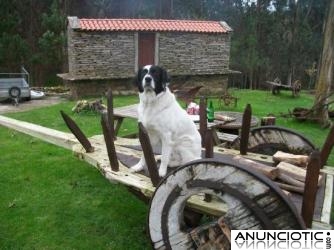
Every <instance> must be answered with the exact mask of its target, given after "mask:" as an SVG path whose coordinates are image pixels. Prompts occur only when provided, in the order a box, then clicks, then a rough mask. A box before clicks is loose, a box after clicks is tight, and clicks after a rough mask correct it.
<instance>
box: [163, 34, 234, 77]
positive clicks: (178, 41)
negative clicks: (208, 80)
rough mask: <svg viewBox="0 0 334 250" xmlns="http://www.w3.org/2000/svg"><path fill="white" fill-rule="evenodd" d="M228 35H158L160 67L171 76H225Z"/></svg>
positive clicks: (227, 56) (228, 46) (228, 44)
mask: <svg viewBox="0 0 334 250" xmlns="http://www.w3.org/2000/svg"><path fill="white" fill-rule="evenodd" d="M229 57H230V35H229V34H201V33H160V37H159V64H160V65H162V66H164V67H165V68H166V69H168V70H169V72H170V73H171V74H173V75H205V74H225V73H226V72H227V71H228V68H229Z"/></svg>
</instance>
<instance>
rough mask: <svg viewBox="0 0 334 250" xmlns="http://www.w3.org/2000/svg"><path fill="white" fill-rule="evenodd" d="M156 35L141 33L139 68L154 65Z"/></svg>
mask: <svg viewBox="0 0 334 250" xmlns="http://www.w3.org/2000/svg"><path fill="white" fill-rule="evenodd" d="M154 51H155V34H154V33H139V36H138V67H142V66H145V65H148V64H154Z"/></svg>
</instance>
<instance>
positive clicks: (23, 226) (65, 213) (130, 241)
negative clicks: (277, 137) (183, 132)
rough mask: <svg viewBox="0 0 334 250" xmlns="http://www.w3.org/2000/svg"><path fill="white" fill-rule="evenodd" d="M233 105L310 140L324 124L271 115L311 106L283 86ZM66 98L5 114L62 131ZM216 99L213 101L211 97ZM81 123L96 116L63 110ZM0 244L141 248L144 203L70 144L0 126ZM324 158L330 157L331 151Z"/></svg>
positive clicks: (317, 139)
mask: <svg viewBox="0 0 334 250" xmlns="http://www.w3.org/2000/svg"><path fill="white" fill-rule="evenodd" d="M233 94H234V95H235V96H238V97H239V98H240V99H239V101H238V106H237V107H235V108H234V107H223V110H231V111H242V110H243V109H244V107H245V105H246V104H247V103H250V104H252V108H253V115H256V116H258V117H261V116H266V115H267V114H268V113H273V114H275V115H276V116H278V118H277V122H276V124H277V125H279V126H284V127H287V128H291V129H293V130H296V131H298V132H300V133H302V134H303V135H305V136H306V137H307V138H309V139H310V140H311V141H313V142H314V143H315V144H316V145H317V146H319V147H320V146H321V145H322V144H323V142H324V138H325V137H326V135H327V133H328V131H329V129H322V128H320V126H319V125H317V124H315V123H312V122H298V121H296V120H294V119H292V118H290V119H287V118H282V117H279V115H280V114H281V113H287V112H288V110H289V109H290V110H292V109H293V107H296V106H301V107H311V106H312V102H313V96H311V95H308V94H306V93H302V95H301V97H299V98H293V97H292V96H291V92H285V91H283V92H282V93H281V94H280V95H278V96H273V95H271V93H269V92H265V91H249V90H235V91H234V92H233ZM114 102H115V106H123V105H127V104H132V103H136V102H138V98H137V96H129V97H115V100H114ZM73 105H74V102H71V101H65V102H63V103H61V104H57V105H54V106H50V107H46V108H40V109H35V110H33V111H29V112H22V113H11V114H7V116H9V117H13V118H16V119H19V120H25V121H29V122H33V123H37V124H40V125H43V126H46V127H50V128H54V129H58V130H62V131H66V132H68V129H67V128H66V126H65V125H64V122H63V121H62V119H61V117H60V115H59V111H60V110H64V111H65V112H66V113H68V114H71V108H72V107H73ZM215 106H216V107H217V106H218V105H217V102H216V101H215ZM71 116H72V118H74V119H75V120H76V122H77V123H78V124H79V126H80V127H81V128H82V129H83V131H84V132H85V133H86V134H87V135H89V136H91V135H94V134H100V133H101V128H100V116H99V115H96V114H92V113H83V114H71ZM136 126H137V124H136V121H129V120H128V121H126V122H125V124H124V126H123V127H122V129H121V131H120V132H121V135H125V134H129V133H132V132H135V131H136ZM0 138H1V140H0V150H1V154H0V171H1V174H0V190H1V192H0V218H1V223H0V248H1V249H149V248H150V243H149V240H148V237H147V235H146V233H145V227H146V216H147V212H148V208H147V206H146V205H145V204H144V203H142V202H141V201H139V200H138V199H137V198H136V197H134V196H133V195H132V194H130V193H129V192H128V191H127V189H126V188H125V187H124V186H122V185H119V184H110V183H109V182H108V181H106V180H105V179H104V178H103V177H102V175H101V174H100V173H99V172H98V171H97V170H96V169H94V168H92V167H90V166H89V165H88V164H86V163H85V162H82V161H79V160H78V159H76V158H75V157H73V156H72V154H71V152H70V151H67V150H65V149H62V148H59V147H56V146H53V145H50V144H47V143H44V142H42V141H40V140H38V139H35V138H33V137H30V136H26V135H23V134H21V133H18V132H16V131H13V130H9V129H6V128H3V127H0ZM329 163H330V164H331V165H334V157H333V154H332V155H331V157H330V160H329Z"/></svg>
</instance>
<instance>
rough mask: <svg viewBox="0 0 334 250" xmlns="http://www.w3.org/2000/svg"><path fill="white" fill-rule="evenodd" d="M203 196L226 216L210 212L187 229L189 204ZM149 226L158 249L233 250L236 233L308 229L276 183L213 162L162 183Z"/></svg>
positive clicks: (184, 170) (180, 171)
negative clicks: (237, 231)
mask: <svg viewBox="0 0 334 250" xmlns="http://www.w3.org/2000/svg"><path fill="white" fill-rule="evenodd" d="M204 194H209V195H210V196H212V201H210V203H211V202H216V203H217V204H218V205H215V207H216V208H217V209H218V210H219V209H221V213H220V214H219V213H217V212H214V214H213V215H212V214H211V212H212V211H213V210H210V209H208V210H207V211H206V212H205V213H207V214H208V215H206V216H204V219H202V221H200V222H199V223H198V224H197V225H193V226H187V224H186V223H185V222H184V210H185V207H186V203H187V201H188V200H190V199H193V198H195V197H196V196H197V197H196V198H197V199H198V196H202V197H204ZM202 211H203V209H202ZM210 214H211V215H210ZM148 226H149V232H150V237H151V241H152V245H153V247H154V248H155V249H201V248H202V249H203V248H206V247H211V249H229V246H230V230H232V229H239V230H242V229H253V230H256V229H277V230H279V229H285V230H289V229H304V228H305V225H304V222H303V220H302V218H301V216H300V215H299V214H298V212H297V211H296V208H295V207H294V205H293V204H292V203H291V201H290V200H289V199H288V197H287V196H286V195H285V194H284V193H283V192H282V191H281V189H280V188H279V187H278V186H276V185H275V184H274V183H273V182H272V181H271V180H269V179H268V178H266V177H265V176H263V175H261V174H258V173H254V172H253V171H250V170H249V169H247V166H241V165H240V164H238V163H237V162H222V161H216V160H212V159H203V160H199V161H194V162H190V163H188V164H186V165H184V166H181V167H179V168H178V169H176V170H175V171H173V172H171V173H170V174H169V175H167V176H166V177H165V178H164V179H163V180H162V181H161V183H160V184H159V186H158V187H157V188H156V190H155V193H154V195H153V197H152V199H151V202H150V211H149V218H148Z"/></svg>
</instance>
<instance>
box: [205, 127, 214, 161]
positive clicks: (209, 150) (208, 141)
mask: <svg viewBox="0 0 334 250" xmlns="http://www.w3.org/2000/svg"><path fill="white" fill-rule="evenodd" d="M204 144H205V158H213V134H212V130H211V129H207V130H206V133H205V142H204Z"/></svg>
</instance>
